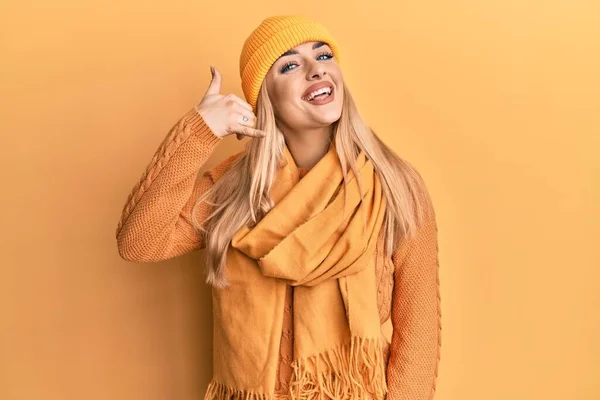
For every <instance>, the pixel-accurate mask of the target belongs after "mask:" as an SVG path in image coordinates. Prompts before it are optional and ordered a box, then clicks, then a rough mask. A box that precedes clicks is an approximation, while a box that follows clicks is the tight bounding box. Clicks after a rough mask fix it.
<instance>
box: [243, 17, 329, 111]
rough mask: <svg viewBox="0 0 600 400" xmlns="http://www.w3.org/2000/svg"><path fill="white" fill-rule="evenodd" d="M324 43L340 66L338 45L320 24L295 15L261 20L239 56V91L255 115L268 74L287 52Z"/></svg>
mask: <svg viewBox="0 0 600 400" xmlns="http://www.w3.org/2000/svg"><path fill="white" fill-rule="evenodd" d="M312 41H320V42H325V43H327V44H328V45H329V47H330V48H331V51H332V52H333V55H334V57H335V58H336V60H337V62H338V63H339V62H340V50H339V45H338V43H337V41H336V40H335V38H334V37H333V36H332V35H331V33H330V32H329V31H328V30H327V28H326V27H325V26H323V25H322V24H321V23H319V22H317V21H314V20H311V19H309V18H306V17H303V16H298V15H280V16H272V17H269V18H266V19H264V20H263V21H262V22H261V23H260V25H259V26H258V27H257V28H255V29H254V31H252V33H251V34H250V35H249V36H248V38H247V39H246V40H245V42H244V46H243V47H242V52H241V54H240V77H241V79H242V91H243V92H244V96H245V97H246V101H247V102H248V104H250V105H251V106H252V108H253V109H254V111H256V101H257V98H258V93H259V91H260V87H261V85H262V83H263V80H264V78H265V76H266V75H267V72H268V71H269V69H270V68H271V66H272V65H273V63H274V62H275V61H277V59H278V58H279V57H280V56H281V55H282V54H283V53H285V52H286V51H288V50H290V49H292V48H294V47H296V46H298V45H300V44H302V43H306V42H312Z"/></svg>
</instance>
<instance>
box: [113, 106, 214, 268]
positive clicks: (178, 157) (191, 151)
mask: <svg viewBox="0 0 600 400" xmlns="http://www.w3.org/2000/svg"><path fill="white" fill-rule="evenodd" d="M221 139H222V138H221V137H219V136H217V135H215V134H214V132H213V131H212V130H211V129H210V128H209V127H208V125H206V123H205V121H204V120H203V119H202V117H201V116H200V114H199V113H198V112H197V111H196V109H195V108H194V109H192V110H190V111H189V112H188V113H187V114H186V115H185V116H183V118H181V119H180V120H179V121H178V122H177V124H175V125H174V126H173V128H171V130H170V131H169V134H168V135H167V137H166V138H165V139H164V141H163V143H162V144H161V146H160V147H159V148H158V150H157V151H156V153H155V155H154V157H153V158H152V161H151V162H150V164H149V165H148V167H147V168H146V170H145V172H144V174H143V175H142V177H141V179H140V180H139V182H138V183H137V184H136V185H135V186H134V188H133V190H132V191H131V193H130V195H129V197H128V199H127V201H126V203H125V206H124V207H123V212H122V215H121V219H120V221H119V223H118V226H117V232H116V238H117V246H118V250H119V255H120V256H121V257H122V258H123V259H125V260H128V261H136V262H155V261H161V260H166V259H169V258H173V257H176V256H179V255H182V254H184V253H188V252H191V251H194V250H199V249H201V248H203V247H204V246H205V240H204V238H203V236H204V235H201V232H197V231H196V230H195V229H194V228H193V226H192V221H191V211H192V208H193V206H194V204H195V202H196V199H197V198H198V197H199V196H200V195H201V194H202V193H204V192H206V191H207V190H209V189H210V188H211V187H212V185H213V180H212V178H211V176H210V174H208V173H205V174H203V175H202V177H201V178H200V179H199V181H198V182H197V183H196V178H197V175H198V171H199V169H200V168H201V167H202V165H204V163H205V162H206V160H207V159H208V158H209V157H210V155H211V154H212V153H213V151H214V150H215V148H216V147H217V145H218V143H219V141H220V140H221ZM198 211H199V213H198V218H199V219H200V220H201V221H202V220H203V219H204V218H205V217H206V216H208V215H209V213H210V210H209V208H208V206H206V204H205V203H203V204H202V205H201V206H200V208H199V210H198Z"/></svg>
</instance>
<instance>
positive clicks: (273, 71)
mask: <svg viewBox="0 0 600 400" xmlns="http://www.w3.org/2000/svg"><path fill="white" fill-rule="evenodd" d="M211 71H212V74H213V77H212V81H211V83H210V86H209V88H208V90H207V92H206V94H205V96H204V98H203V99H202V101H201V102H200V104H198V105H197V106H196V107H194V108H193V109H192V110H190V111H189V112H188V113H187V114H186V115H185V116H183V118H182V119H181V120H180V121H179V122H178V123H177V124H176V125H175V126H174V127H173V128H172V130H171V131H170V132H169V134H168V136H167V138H166V139H165V140H164V142H163V143H162V145H161V146H160V148H159V149H158V150H157V152H156V154H155V156H154V158H153V159H152V161H151V163H150V165H149V166H148V167H147V169H146V171H145V173H144V174H143V176H142V178H141V180H140V181H139V183H138V184H137V185H136V186H135V187H134V188H133V190H132V192H131V194H130V196H129V198H128V200H127V202H126V204H125V207H124V210H123V214H122V218H121V220H120V222H119V225H118V228H117V241H118V248H119V254H120V255H121V257H123V258H124V259H126V260H130V261H136V262H155V261H161V260H165V259H169V258H173V257H175V256H179V255H181V254H184V253H187V252H191V251H195V250H199V249H205V252H204V254H205V256H206V260H205V261H206V267H207V283H208V284H210V285H211V286H212V294H213V313H214V343H213V344H214V354H213V370H214V375H213V380H212V382H211V383H210V385H209V387H208V390H207V392H206V396H205V398H206V399H218V400H223V399H261V400H262V399H336V400H338V399H384V398H387V399H393V400H396V399H410V400H421V399H422V400H425V399H431V398H433V394H434V392H435V381H436V377H437V366H438V360H439V348H440V327H441V325H440V315H441V314H440V304H439V285H438V247H437V227H436V221H435V213H434V211H433V207H432V204H431V200H430V198H429V196H428V194H427V190H426V188H425V185H424V183H423V181H422V179H421V177H420V175H419V174H418V172H417V171H416V170H415V169H414V168H413V167H412V166H411V165H410V164H409V163H407V162H406V161H404V160H403V159H401V158H400V157H398V156H397V155H396V154H395V153H394V152H393V151H392V150H391V149H390V148H389V147H387V146H386V145H385V144H384V143H383V142H382V141H381V140H380V139H379V138H378V137H377V135H376V134H375V133H374V132H373V131H372V130H371V129H369V127H368V126H367V124H366V123H365V122H364V121H363V120H362V119H361V117H360V114H359V112H358V111H357V109H356V106H355V104H354V102H353V100H352V97H351V94H350V91H349V90H348V87H347V85H346V84H345V82H344V78H343V75H342V71H341V69H340V51H339V47H338V44H337V43H336V41H335V39H334V38H333V37H332V36H331V35H330V33H329V32H328V31H327V29H326V28H325V27H323V26H322V25H321V24H319V23H317V22H315V21H312V20H309V19H307V18H304V17H299V16H276V17H270V18H267V19H265V20H263V21H262V23H261V24H260V25H259V26H258V27H257V28H256V29H255V30H254V31H253V32H252V33H251V35H250V36H249V37H248V38H247V40H246V41H245V43H244V47H243V50H242V54H241V57H240V75H241V79H242V89H243V92H244V96H245V99H246V100H245V101H244V100H242V99H241V98H239V97H237V96H235V95H233V94H226V95H224V94H221V93H220V85H221V74H220V73H219V71H217V70H216V69H214V68H211ZM233 134H235V135H237V138H238V139H241V138H243V137H249V138H250V140H249V141H248V143H247V145H246V148H245V150H244V151H242V152H240V153H238V154H235V155H233V156H231V157H229V158H227V159H226V160H224V161H223V162H221V163H220V164H219V165H218V166H216V167H214V168H212V169H210V170H208V171H207V172H206V173H204V174H203V175H202V176H201V177H200V178H199V179H196V178H197V174H198V170H199V169H200V168H201V167H202V165H203V164H204V163H205V162H206V160H207V159H208V158H209V156H210V155H211V154H212V153H213V151H214V150H215V148H216V147H217V145H218V144H219V142H220V141H221V140H222V139H223V137H225V136H228V135H233Z"/></svg>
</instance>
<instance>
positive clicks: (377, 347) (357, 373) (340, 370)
mask: <svg viewBox="0 0 600 400" xmlns="http://www.w3.org/2000/svg"><path fill="white" fill-rule="evenodd" d="M307 363H311V364H313V365H314V366H315V367H316V368H318V367H319V364H320V363H324V364H326V365H327V369H328V371H323V372H319V373H317V374H314V373H312V372H309V369H308V368H307ZM292 366H293V368H294V373H293V375H292V379H291V382H290V399H291V400H320V399H333V400H365V399H374V400H380V399H384V398H385V395H386V393H387V384H386V376H385V371H386V366H385V365H384V356H383V348H382V345H381V341H380V340H378V339H365V338H360V337H357V336H354V337H352V339H351V340H350V343H349V344H345V345H342V346H339V347H337V348H334V349H332V350H328V351H326V352H324V353H321V354H317V355H314V356H311V357H308V358H307V359H305V360H296V361H294V362H293V363H292Z"/></svg>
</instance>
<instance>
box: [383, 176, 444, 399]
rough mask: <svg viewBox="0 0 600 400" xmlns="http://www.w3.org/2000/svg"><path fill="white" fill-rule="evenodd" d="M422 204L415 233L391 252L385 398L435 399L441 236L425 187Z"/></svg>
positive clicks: (419, 196) (438, 352) (421, 195)
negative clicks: (392, 284)
mask: <svg viewBox="0 0 600 400" xmlns="http://www.w3.org/2000/svg"><path fill="white" fill-rule="evenodd" d="M416 197H417V199H418V200H419V201H421V204H423V207H424V220H423V224H422V225H421V226H420V228H419V229H418V231H417V234H416V235H415V236H413V237H410V238H405V239H402V241H401V242H400V243H399V245H398V246H397V247H396V250H395V252H394V253H393V255H392V261H393V263H394V289H393V292H392V325H393V328H394V329H393V334H392V343H391V346H390V358H389V362H388V368H387V382H388V389H389V392H388V396H387V400H431V399H433V396H434V394H435V385H436V379H437V375H438V363H439V358H440V347H441V308H440V289H439V275H438V271H439V264H438V240H437V236H438V235H437V225H436V218H435V212H434V210H433V206H432V205H431V199H430V198H429V195H428V193H427V190H426V189H425V188H424V187H423V190H422V191H421V192H420V193H418V195H417V196H416Z"/></svg>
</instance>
